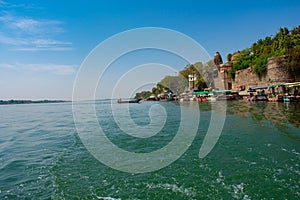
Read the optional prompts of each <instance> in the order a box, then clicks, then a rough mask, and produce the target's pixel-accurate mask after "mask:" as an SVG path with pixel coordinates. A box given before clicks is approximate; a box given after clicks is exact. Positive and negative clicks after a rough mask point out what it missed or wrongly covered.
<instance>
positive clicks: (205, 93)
mask: <svg viewBox="0 0 300 200" xmlns="http://www.w3.org/2000/svg"><path fill="white" fill-rule="evenodd" d="M194 94H196V95H208V94H209V92H208V91H199V92H194Z"/></svg>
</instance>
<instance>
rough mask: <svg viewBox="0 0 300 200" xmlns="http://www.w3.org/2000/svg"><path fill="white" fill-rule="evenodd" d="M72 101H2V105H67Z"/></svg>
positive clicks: (0, 103)
mask: <svg viewBox="0 0 300 200" xmlns="http://www.w3.org/2000/svg"><path fill="white" fill-rule="evenodd" d="M65 102H71V101H65V100H14V99H12V100H0V105H12V104H36V103H65Z"/></svg>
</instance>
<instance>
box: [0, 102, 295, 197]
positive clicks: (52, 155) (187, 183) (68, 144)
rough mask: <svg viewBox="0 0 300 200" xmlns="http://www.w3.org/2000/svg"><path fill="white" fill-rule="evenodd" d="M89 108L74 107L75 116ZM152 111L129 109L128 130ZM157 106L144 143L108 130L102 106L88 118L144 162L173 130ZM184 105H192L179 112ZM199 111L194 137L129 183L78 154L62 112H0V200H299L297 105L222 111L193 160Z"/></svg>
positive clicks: (172, 116)
mask: <svg viewBox="0 0 300 200" xmlns="http://www.w3.org/2000/svg"><path fill="white" fill-rule="evenodd" d="M90 103H92V102H77V104H80V106H81V107H82V111H83V112H84V111H85V106H86V105H89V104H90ZM217 103H218V102H216V104H217ZM153 104H157V102H142V103H140V104H134V105H130V113H131V117H132V119H133V120H134V122H135V123H137V124H139V125H145V126H146V125H147V124H149V123H150V118H149V116H148V112H149V108H150V107H151V106H152V105H153ZM158 104H159V105H160V106H163V107H164V108H165V110H166V113H167V120H166V123H165V126H164V127H163V128H162V129H161V131H160V132H159V133H158V134H157V135H155V136H153V137H150V138H146V139H141V138H134V137H129V136H128V135H126V134H125V133H124V132H122V131H121V130H120V129H119V128H118V124H117V123H116V122H115V121H114V119H113V117H112V113H111V111H110V110H111V107H110V102H109V101H106V102H102V101H99V102H97V103H96V112H97V116H98V120H99V124H100V125H101V127H102V128H103V130H104V131H105V132H106V134H107V136H108V138H109V139H110V140H111V141H112V142H114V143H115V144H116V145H118V146H119V147H120V148H123V149H126V150H128V151H132V152H144V153H145V152H151V151H155V150H157V149H160V148H162V147H163V146H165V145H167V144H168V143H169V142H170V141H171V140H172V138H173V137H174V136H175V134H176V132H177V130H178V127H179V122H180V114H181V110H180V105H179V104H177V103H171V102H161V103H158ZM189 104H197V103H196V102H188V103H185V104H183V105H182V106H183V107H184V108H185V107H186V108H189ZM125 107H126V106H124V108H123V107H122V106H120V107H118V109H121V110H122V109H125ZM199 107H200V111H201V112H200V122H199V129H198V132H197V135H196V137H195V139H194V140H193V143H192V144H191V146H190V147H189V148H188V150H187V151H186V152H185V153H184V154H183V155H182V156H181V157H180V158H179V159H178V160H176V161H175V162H174V163H172V164H171V165H169V166H167V167H165V168H163V169H161V170H158V171H154V172H149V173H141V174H129V173H126V172H121V171H117V170H114V169H111V168H109V167H107V166H105V165H103V164H102V163H100V162H99V161H98V160H96V159H95V158H94V157H93V156H92V155H91V154H90V153H89V152H88V151H87V150H86V148H85V146H84V145H83V144H82V142H81V140H80V137H79V136H78V133H77V131H76V128H75V124H74V121H73V115H72V104H71V103H57V104H35V105H30V104H28V105H6V106H0V116H1V117H0V199H105V198H106V199H108V198H112V199H299V198H300V166H299V165H300V131H299V130H300V104H292V103H289V104H285V103H265V102H259V103H250V102H245V101H239V102H228V103H227V115H226V121H225V125H224V127H223V131H222V134H221V136H220V138H219V140H218V142H217V144H216V145H215V147H214V148H213V150H212V151H211V152H210V153H209V154H208V156H206V157H205V158H203V159H199V157H198V154H199V149H200V147H201V144H202V141H203V138H204V136H205V134H206V131H207V128H208V126H209V122H210V121H209V120H210V117H211V104H210V103H206V102H204V103H199ZM189 120H190V121H191V123H192V122H193V118H191V119H189ZM88 121H89V120H88V119H87V122H88ZM100 146H101V145H100ZM111 157H112V159H113V158H114V155H111ZM120 164H121V163H120ZM149 164H151V163H149Z"/></svg>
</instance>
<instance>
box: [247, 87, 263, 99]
mask: <svg viewBox="0 0 300 200" xmlns="http://www.w3.org/2000/svg"><path fill="white" fill-rule="evenodd" d="M266 89H268V86H255V87H250V88H249V90H248V92H250V95H249V98H248V100H249V101H268V96H267V95H266V94H265V90H266ZM254 92H256V94H253V93H254Z"/></svg>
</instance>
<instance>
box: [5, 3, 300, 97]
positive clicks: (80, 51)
mask: <svg viewBox="0 0 300 200" xmlns="http://www.w3.org/2000/svg"><path fill="white" fill-rule="evenodd" d="M299 10H300V1H298V0H289V1H286V0H282V1H278V0H267V1H259V0H252V1H235V0H234V1H217V0H215V1H196V0H195V1H189V0H185V1H176V0H173V1H169V0H166V1H158V0H152V1H145V0H140V1H114V0H113V1H109V0H107V1H100V0H99V1H82V0H79V1H58V0H51V1H29V0H27V1H22V2H21V1H13V0H0V99H71V98H72V89H73V82H74V80H75V77H76V73H77V71H78V69H79V67H80V65H81V63H82V62H83V60H84V59H85V58H86V56H87V55H88V54H89V53H90V51H91V50H92V49H94V48H95V47H96V46H97V45H98V44H99V43H100V42H102V41H104V40H106V39H107V38H109V37H111V36H112V35H114V34H117V33H120V32H122V31H126V30H129V29H133V28H140V27H163V28H168V29H172V30H175V31H178V32H181V33H183V34H186V35H187V36H189V37H191V38H193V39H194V40H195V41H197V42H198V43H199V44H200V45H202V46H203V48H204V49H205V50H206V51H207V52H208V54H209V55H210V56H211V57H212V56H213V55H214V53H215V52H216V51H219V52H220V53H221V55H222V56H223V60H226V59H225V58H226V55H227V54H228V53H232V52H235V51H237V50H241V49H244V48H246V47H249V46H250V45H251V44H252V43H253V42H255V41H257V40H258V39H260V38H264V37H266V36H270V35H272V34H274V33H276V32H277V31H278V29H279V28H280V27H288V28H290V29H291V28H293V27H295V26H297V25H299V24H300V15H299ZM174 42H175V41H174ZM147 53H149V52H145V53H144V54H147ZM156 54H157V52H156V53H154V54H153V55H154V56H153V57H155V59H154V60H155V62H158V61H159V59H162V60H164V63H168V64H169V65H173V66H172V67H174V68H175V69H177V70H180V69H182V68H183V67H184V66H185V64H186V63H184V62H183V61H178V59H177V60H176V59H174V58H173V57H172V56H168V55H164V54H161V55H156ZM150 55H152V54H151V53H150ZM162 57H163V58H162ZM136 59H137V60H140V61H141V62H142V61H145V62H152V61H151V59H149V58H148V57H147V55H144V56H141V55H139V56H138V57H137V58H136ZM143 59H144V60H143ZM168 59H169V60H168ZM132 60H134V59H132V58H129V59H127V60H126V59H125V60H124V63H122V64H120V63H119V65H118V66H117V65H116V66H115V67H114V68H113V69H112V70H111V71H112V74H117V72H118V67H121V66H120V65H123V64H124V65H127V66H130V65H131V62H132ZM166 60H167V61H166ZM199 61H201V60H199ZM141 62H140V63H141ZM128 68H130V67H128ZM114 72H115V73H114ZM153 73H157V72H153ZM164 75H165V74H163V73H162V74H161V77H163V76H164ZM170 75H174V74H170ZM108 76H109V75H108ZM111 76H113V75H111ZM108 79H109V78H108ZM153 81H154V82H155V81H156V79H155V80H153ZM106 84H111V83H110V82H109V80H108V81H107V83H106ZM125 86H126V85H125ZM120 95H121V96H122V95H123V96H126V95H127V94H126V93H124V94H122V93H121V94H120ZM97 97H99V98H105V97H109V93H107V92H99V96H97Z"/></svg>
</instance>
